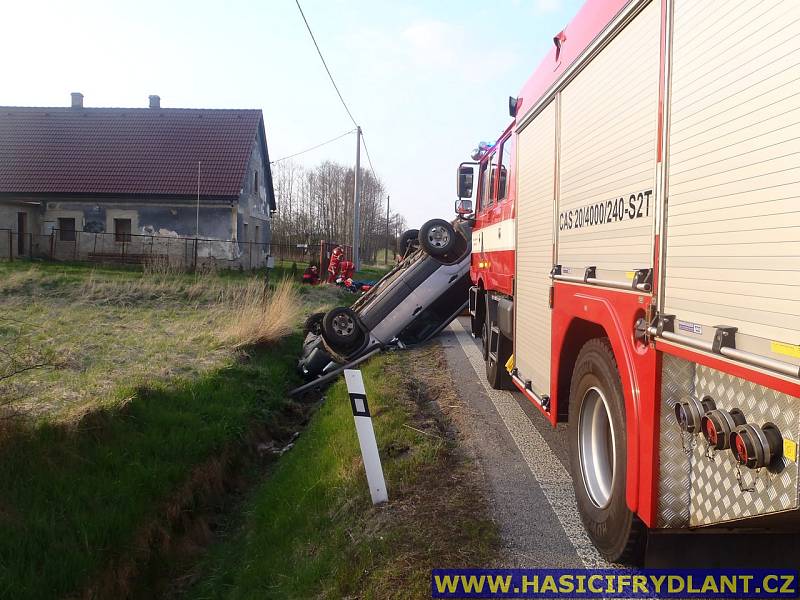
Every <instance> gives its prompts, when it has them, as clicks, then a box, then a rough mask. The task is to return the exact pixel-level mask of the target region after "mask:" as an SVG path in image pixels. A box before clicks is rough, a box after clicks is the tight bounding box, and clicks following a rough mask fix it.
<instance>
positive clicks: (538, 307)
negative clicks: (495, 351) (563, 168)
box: [514, 103, 556, 396]
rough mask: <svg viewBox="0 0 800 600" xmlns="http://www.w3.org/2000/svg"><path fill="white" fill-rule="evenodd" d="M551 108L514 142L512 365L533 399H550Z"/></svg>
mask: <svg viewBox="0 0 800 600" xmlns="http://www.w3.org/2000/svg"><path fill="white" fill-rule="evenodd" d="M555 115H556V113H555V103H551V104H550V105H549V106H548V107H547V108H545V109H544V110H543V111H542V113H541V114H539V116H537V117H536V119H534V121H533V122H532V123H531V124H529V125H528V126H527V127H526V128H525V129H523V130H522V131H521V132H520V133H519V136H518V138H517V213H516V214H517V251H516V280H515V284H516V294H515V302H514V318H515V319H516V324H515V328H514V332H515V333H514V357H515V358H514V362H515V365H516V367H517V369H518V371H519V374H520V377H522V378H523V379H527V380H530V381H531V387H532V389H533V391H534V392H535V393H537V394H538V395H540V396H542V395H550V321H551V310H550V306H549V293H550V269H551V268H552V266H553V262H552V261H553V214H554V206H555V204H554V203H555V159H556V117H555Z"/></svg>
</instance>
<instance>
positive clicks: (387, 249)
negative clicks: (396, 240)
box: [383, 195, 391, 265]
mask: <svg viewBox="0 0 800 600" xmlns="http://www.w3.org/2000/svg"><path fill="white" fill-rule="evenodd" d="M390 198H391V196H388V195H387V196H386V251H385V252H384V253H383V264H384V265H388V264H389V199H390Z"/></svg>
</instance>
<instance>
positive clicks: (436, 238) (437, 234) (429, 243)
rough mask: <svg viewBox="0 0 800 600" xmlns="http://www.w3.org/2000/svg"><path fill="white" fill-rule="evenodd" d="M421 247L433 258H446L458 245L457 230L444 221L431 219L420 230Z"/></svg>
mask: <svg viewBox="0 0 800 600" xmlns="http://www.w3.org/2000/svg"><path fill="white" fill-rule="evenodd" d="M419 245H420V246H421V247H422V249H423V250H425V252H426V253H427V254H430V255H431V256H437V257H438V256H444V255H445V254H447V253H448V252H450V250H452V249H453V248H454V247H455V245H456V230H455V228H454V227H453V225H452V224H451V223H449V222H447V221H445V220H444V219H431V220H430V221H428V222H427V223H425V224H424V225H423V226H422V228H420V230H419Z"/></svg>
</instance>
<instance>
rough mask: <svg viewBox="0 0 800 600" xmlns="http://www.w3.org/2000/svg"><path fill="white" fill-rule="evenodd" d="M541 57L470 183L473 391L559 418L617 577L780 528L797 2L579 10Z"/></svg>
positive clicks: (798, 260) (796, 436)
mask: <svg viewBox="0 0 800 600" xmlns="http://www.w3.org/2000/svg"><path fill="white" fill-rule="evenodd" d="M553 41H554V47H553V49H552V50H551V52H550V53H549V55H548V56H547V57H546V58H545V59H544V61H543V62H542V63H541V64H540V65H539V67H538V69H537V70H536V71H535V73H534V74H533V75H532V77H531V78H530V79H529V80H528V82H527V83H526V84H525V85H524V87H523V88H522V90H521V92H520V94H519V97H518V98H512V99H510V103H509V110H510V113H511V115H512V117H513V119H514V120H513V122H512V123H511V124H510V125H509V127H508V128H507V129H506V130H505V132H504V133H503V134H502V135H501V137H500V139H499V141H498V142H497V143H495V144H494V145H493V146H491V147H490V148H489V149H488V150H487V151H485V153H484V154H483V156H482V157H481V158H480V162H479V163H478V164H477V166H476V169H477V175H476V176H475V177H476V179H475V180H476V181H477V184H476V186H475V189H476V192H475V194H474V196H475V198H476V206H475V214H474V219H475V224H474V228H473V234H472V235H473V238H472V242H473V243H472V248H473V256H472V265H471V276H472V280H473V284H474V286H473V287H472V289H471V290H470V313H471V316H472V332H473V334H474V335H475V336H476V337H477V336H481V337H482V338H483V344H484V358H485V359H486V369H487V377H488V378H489V381H490V383H491V384H492V385H493V386H495V387H511V386H512V385H513V386H515V387H516V388H517V389H519V390H520V391H521V392H522V393H523V394H525V396H526V397H527V398H529V399H530V400H531V401H532V402H533V404H534V405H535V406H536V407H537V408H538V409H539V410H541V411H542V413H543V414H544V415H545V416H546V417H547V419H549V420H550V422H551V423H552V424H554V425H555V424H556V422H558V421H568V422H569V431H570V434H569V440H570V454H571V467H572V472H573V479H574V482H575V493H576V500H577V504H578V508H579V510H580V512H581V516H582V519H583V521H584V524H585V526H586V528H587V530H588V532H589V535H590V537H591V538H592V539H593V541H594V542H595V544H596V545H597V546H598V548H599V549H600V551H601V552H602V553H603V554H604V555H605V556H606V557H607V558H609V559H612V560H618V559H619V560H635V558H636V555H637V553H639V552H640V551H641V548H642V544H643V541H642V540H643V538H644V537H645V533H646V531H647V529H648V528H650V529H655V528H685V527H700V526H714V525H720V524H725V525H726V526H731V523H733V522H737V523H738V522H742V523H744V524H745V525H747V526H759V525H760V524H762V523H765V522H767V518H768V517H769V523H770V525H777V526H779V527H781V528H787V527H796V526H797V524H798V523H799V522H800V519H799V518H798V515H800V476H798V467H797V460H798V459H797V443H798V441H800V397H799V396H800V160H798V157H800V93H798V91H797V89H798V88H797V81H798V80H800V4H798V3H797V2H794V1H793V0H770V1H768V2H765V3H763V4H759V5H758V6H755V5H753V4H752V3H750V2H747V1H746V0H736V1H731V0H725V1H724V2H723V1H722V0H714V1H711V0H710V1H708V2H696V1H695V0H589V1H588V2H587V3H586V4H585V5H584V6H583V8H582V9H581V10H580V12H579V13H578V14H577V16H576V17H575V18H574V20H573V21H572V22H570V24H569V25H568V26H567V27H566V28H565V29H564V30H563V31H561V32H559V33H558V34H556V35H555V36H554V40H553ZM767 47H769V51H767V50H766V48H767ZM460 172H461V171H460ZM459 195H460V196H461V197H462V198H465V197H467V195H468V194H467V193H462V190H461V184H460V190H459ZM722 505H724V506H725V508H721V506H722ZM643 532H645V533H643Z"/></svg>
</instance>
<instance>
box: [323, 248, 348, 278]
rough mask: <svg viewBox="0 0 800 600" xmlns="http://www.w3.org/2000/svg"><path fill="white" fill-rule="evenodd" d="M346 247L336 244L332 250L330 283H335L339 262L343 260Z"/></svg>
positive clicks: (329, 273) (329, 267)
mask: <svg viewBox="0 0 800 600" xmlns="http://www.w3.org/2000/svg"><path fill="white" fill-rule="evenodd" d="M343 255H344V249H343V248H342V247H341V246H336V248H334V249H333V252H331V261H330V262H329V263H328V279H327V282H328V283H335V282H336V276H337V275H338V274H339V263H340V262H341V261H342V256H343Z"/></svg>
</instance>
